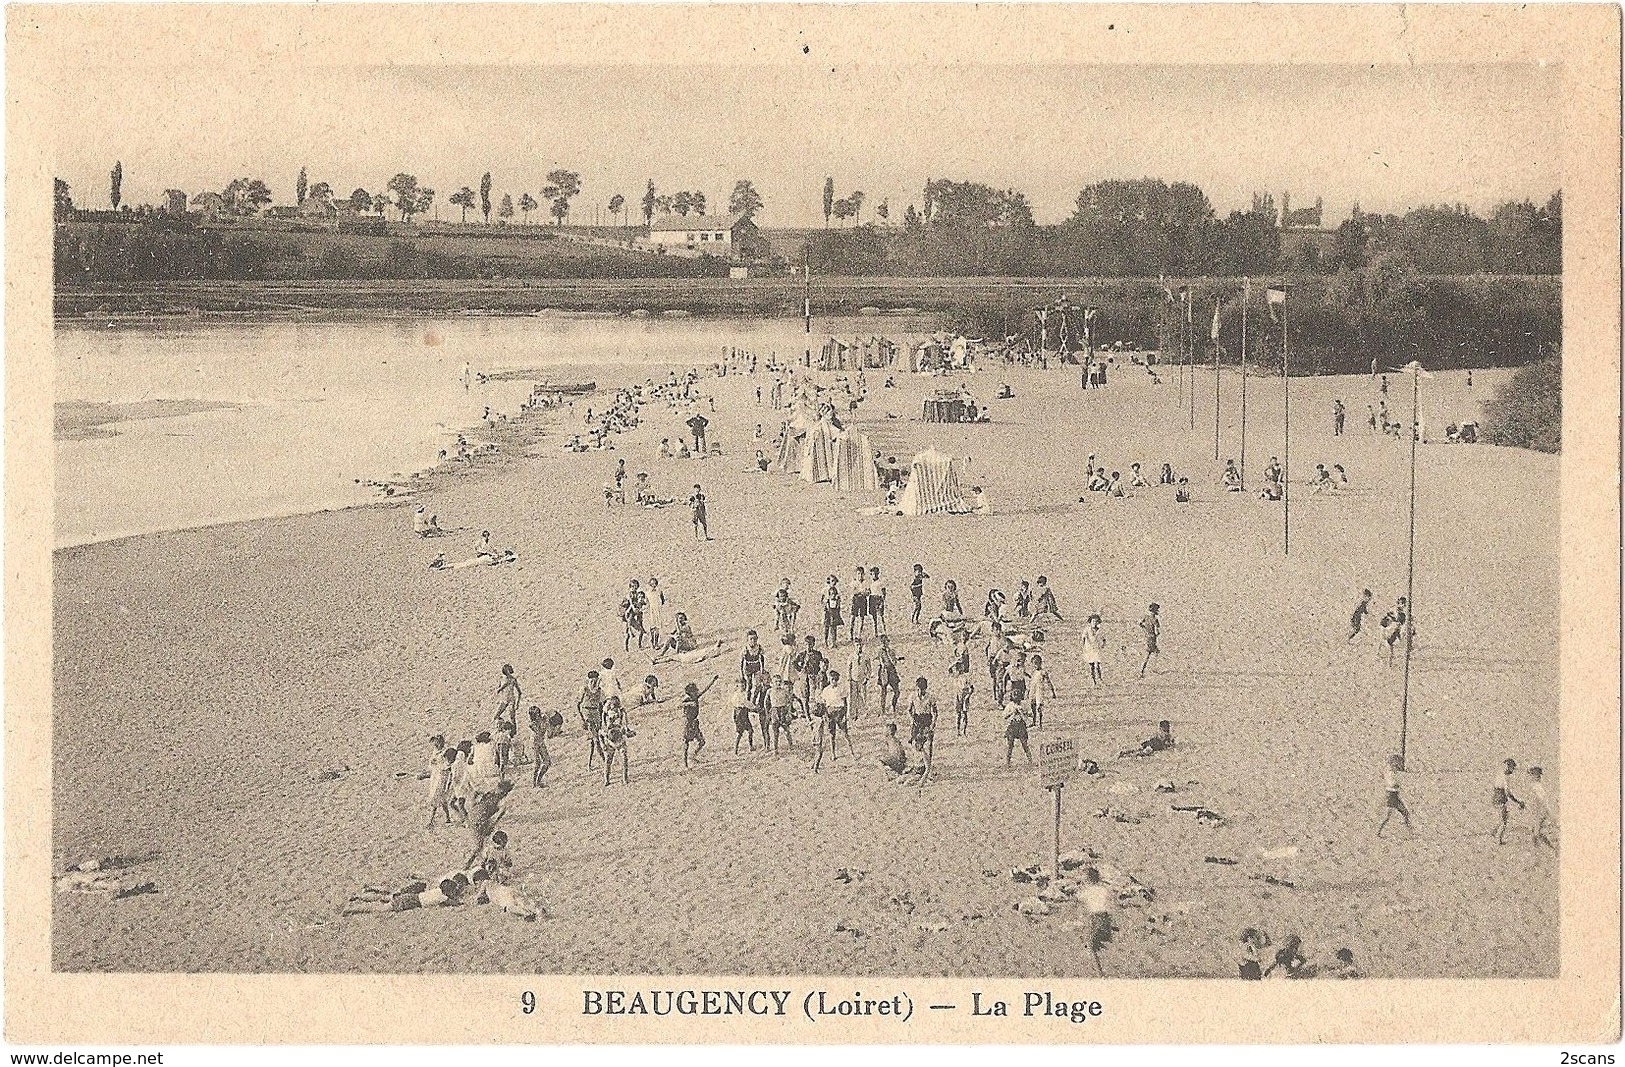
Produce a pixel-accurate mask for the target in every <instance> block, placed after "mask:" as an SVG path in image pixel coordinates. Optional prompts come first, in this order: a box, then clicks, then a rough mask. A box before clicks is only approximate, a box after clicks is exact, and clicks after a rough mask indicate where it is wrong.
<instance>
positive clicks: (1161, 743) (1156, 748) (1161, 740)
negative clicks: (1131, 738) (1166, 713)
mask: <svg viewBox="0 0 1625 1067" xmlns="http://www.w3.org/2000/svg"><path fill="white" fill-rule="evenodd" d="M1173 747H1174V728H1173V724H1172V723H1170V722H1169V721H1168V720H1167V719H1163V720H1162V721H1161V722H1159V723H1157V732H1156V733H1155V734H1154V735H1153V736H1151V737H1148V738H1146V739H1145V740H1144V741H1141V742H1140V746H1139V747H1138V748H1126V749H1124V750H1123V751H1121V752H1119V753H1118V754H1117V758H1118V759H1131V758H1138V757H1140V756H1154V755H1156V754H1157V753H1158V752H1167V751H1168V750H1169V749H1171V748H1173Z"/></svg>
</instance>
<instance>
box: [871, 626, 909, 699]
mask: <svg viewBox="0 0 1625 1067" xmlns="http://www.w3.org/2000/svg"><path fill="white" fill-rule="evenodd" d="M902 659H903V657H902V656H899V655H898V654H897V653H896V652H895V651H893V650H892V647H891V638H889V637H887V636H886V635H885V634H881V635H880V652H879V653H878V654H877V655H876V657H875V681H876V683H877V684H878V685H879V687H880V713H881V714H882V715H884V714H886V694H887V693H888V692H890V693H891V714H892V716H893V717H895V716H896V715H897V698H898V695H899V694H898V690H899V689H900V688H902V684H903V678H902V675H901V674H900V673H899V672H898V670H897V665H898V664H899V663H900V662H902Z"/></svg>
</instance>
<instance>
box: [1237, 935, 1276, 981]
mask: <svg viewBox="0 0 1625 1067" xmlns="http://www.w3.org/2000/svg"><path fill="white" fill-rule="evenodd" d="M1269 943H1270V936H1269V935H1268V934H1266V933H1264V932H1263V931H1262V930H1255V929H1254V928H1252V927H1251V926H1249V927H1247V929H1245V930H1243V931H1242V932H1241V962H1240V964H1238V965H1237V969H1238V970H1239V971H1240V972H1241V979H1242V981H1244V982H1258V981H1262V980H1263V978H1264V961H1263V954H1264V949H1265V948H1267V947H1268V946H1269Z"/></svg>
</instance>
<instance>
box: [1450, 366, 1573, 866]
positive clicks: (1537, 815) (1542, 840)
mask: <svg viewBox="0 0 1625 1067" xmlns="http://www.w3.org/2000/svg"><path fill="white" fill-rule="evenodd" d="M1467 375H1468V377H1467V381H1468V384H1471V383H1472V371H1468V372H1467ZM1542 777H1543V772H1542V771H1541V769H1540V768H1539V767H1531V768H1529V788H1528V789H1527V790H1526V791H1525V795H1526V796H1528V797H1529V836H1530V844H1534V845H1542V844H1544V845H1547V846H1549V847H1550V848H1551V849H1552V851H1553V852H1555V851H1557V846H1556V845H1555V844H1552V839H1551V838H1550V837H1548V836H1546V824H1547V823H1549V822H1550V821H1551V818H1552V805H1551V801H1549V800H1547V799H1546V783H1545V782H1544V781H1543V780H1542Z"/></svg>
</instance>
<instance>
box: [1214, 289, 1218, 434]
mask: <svg viewBox="0 0 1625 1067" xmlns="http://www.w3.org/2000/svg"><path fill="white" fill-rule="evenodd" d="M1218 326H1219V301H1218V299H1217V298H1215V299H1214V301H1213V332H1214V333H1218V332H1219V330H1218ZM1213 458H1214V459H1218V458H1219V339H1218V338H1217V337H1215V338H1213Z"/></svg>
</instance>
